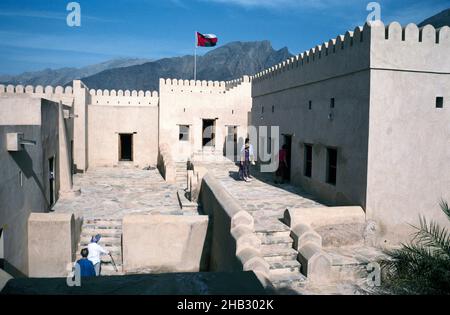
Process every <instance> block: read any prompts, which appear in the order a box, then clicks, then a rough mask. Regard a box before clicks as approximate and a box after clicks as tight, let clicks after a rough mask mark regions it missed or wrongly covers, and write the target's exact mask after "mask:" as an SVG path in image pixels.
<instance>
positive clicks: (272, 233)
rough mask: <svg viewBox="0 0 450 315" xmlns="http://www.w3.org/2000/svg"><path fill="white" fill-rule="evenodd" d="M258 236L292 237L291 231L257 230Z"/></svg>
mask: <svg viewBox="0 0 450 315" xmlns="http://www.w3.org/2000/svg"><path fill="white" fill-rule="evenodd" d="M255 234H256V236H258V237H259V238H263V237H267V236H270V237H290V235H291V231H255Z"/></svg>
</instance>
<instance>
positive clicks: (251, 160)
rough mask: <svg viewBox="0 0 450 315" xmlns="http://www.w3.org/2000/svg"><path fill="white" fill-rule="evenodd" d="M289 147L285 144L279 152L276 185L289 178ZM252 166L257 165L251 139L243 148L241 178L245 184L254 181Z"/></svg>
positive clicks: (240, 166) (246, 141)
mask: <svg viewBox="0 0 450 315" xmlns="http://www.w3.org/2000/svg"><path fill="white" fill-rule="evenodd" d="M287 156H288V147H287V145H286V144H284V145H283V146H282V147H281V149H280V151H279V152H278V162H279V163H278V169H277V171H276V172H275V183H279V184H282V183H283V182H284V180H286V179H287V178H288V174H289V164H288V161H287ZM250 164H251V165H255V155H254V152H253V145H252V144H251V143H250V140H249V139H245V144H244V145H243V146H242V148H241V154H240V164H239V178H240V179H241V180H243V181H245V182H250V181H252V176H251V175H250Z"/></svg>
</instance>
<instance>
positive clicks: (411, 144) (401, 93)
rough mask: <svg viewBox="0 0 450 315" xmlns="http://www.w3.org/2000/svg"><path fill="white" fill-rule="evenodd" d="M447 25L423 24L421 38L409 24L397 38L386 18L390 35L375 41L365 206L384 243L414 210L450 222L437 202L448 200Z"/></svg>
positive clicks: (403, 228) (394, 238)
mask: <svg viewBox="0 0 450 315" xmlns="http://www.w3.org/2000/svg"><path fill="white" fill-rule="evenodd" d="M383 30H384V29H380V34H379V37H381V38H382V35H384V34H382V31H383ZM449 30H450V29H447V32H445V30H441V32H438V33H436V31H435V30H434V28H432V27H427V28H425V29H423V30H422V35H421V37H422V41H421V42H419V30H418V29H417V27H415V26H414V25H410V26H408V28H407V29H406V30H405V32H406V34H405V35H406V38H405V41H402V30H401V28H400V26H399V25H398V24H391V25H390V26H389V27H388V35H389V39H388V40H377V41H373V45H372V67H374V68H376V70H374V71H372V74H371V82H372V83H371V86H372V89H371V105H370V117H371V120H370V130H369V134H370V138H369V160H368V163H369V164H368V165H369V166H368V186H367V208H366V210H367V215H368V218H370V219H373V220H375V221H376V222H377V223H378V225H379V241H380V242H383V243H384V241H387V242H399V241H402V240H405V239H408V233H409V232H411V231H412V229H411V227H410V226H409V225H408V224H414V225H418V224H419V215H424V216H425V217H426V218H427V220H435V221H437V222H439V223H440V224H441V225H446V226H449V227H450V224H449V222H448V219H447V218H446V217H445V215H444V214H443V213H442V211H441V210H440V208H439V201H440V200H441V198H444V199H445V200H447V201H450V176H449V174H450V163H449V162H450V123H449V122H450V75H449V73H450V36H449V35H450V31H449ZM445 34H446V36H444V35H445ZM436 38H438V39H439V44H437V43H436ZM438 96H440V97H444V108H442V109H439V108H436V106H435V105H436V97H438Z"/></svg>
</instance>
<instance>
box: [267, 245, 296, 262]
mask: <svg viewBox="0 0 450 315" xmlns="http://www.w3.org/2000/svg"><path fill="white" fill-rule="evenodd" d="M261 254H262V256H263V257H264V259H265V260H266V261H267V262H269V263H271V262H276V261H283V260H297V256H298V253H297V251H296V250H295V249H293V248H280V247H277V246H276V245H275V247H274V245H268V246H265V247H264V248H261Z"/></svg>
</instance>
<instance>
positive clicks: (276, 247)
mask: <svg viewBox="0 0 450 315" xmlns="http://www.w3.org/2000/svg"><path fill="white" fill-rule="evenodd" d="M266 248H267V250H268V251H277V250H284V249H289V248H293V247H292V243H278V244H261V250H262V251H265V249H266Z"/></svg>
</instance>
